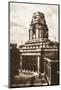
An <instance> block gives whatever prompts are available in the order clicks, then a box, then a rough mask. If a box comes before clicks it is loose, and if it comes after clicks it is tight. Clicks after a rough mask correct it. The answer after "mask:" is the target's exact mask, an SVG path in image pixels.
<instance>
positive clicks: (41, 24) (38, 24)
mask: <svg viewBox="0 0 61 90" xmlns="http://www.w3.org/2000/svg"><path fill="white" fill-rule="evenodd" d="M48 36H49V35H48V26H47V24H46V20H45V16H44V14H43V13H41V12H36V13H34V14H33V17H32V20H31V24H30V29H29V40H28V41H27V42H26V43H25V44H24V45H21V46H19V48H20V65H21V69H22V70H25V71H31V72H37V73H38V75H39V76H40V74H42V73H46V71H45V66H46V65H45V64H46V63H45V60H46V59H44V58H45V57H47V58H50V57H54V58H55V57H56V56H57V57H58V43H56V42H55V43H54V42H52V41H50V40H49V38H48ZM48 56H49V57H48ZM51 60H52V59H51ZM57 62H58V58H57ZM44 65H45V66H44ZM50 68H51V67H50ZM50 73H51V72H50ZM47 76H48V74H47ZM50 78H51V77H50ZM50 82H51V80H50Z"/></svg>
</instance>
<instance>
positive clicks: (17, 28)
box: [10, 3, 58, 45]
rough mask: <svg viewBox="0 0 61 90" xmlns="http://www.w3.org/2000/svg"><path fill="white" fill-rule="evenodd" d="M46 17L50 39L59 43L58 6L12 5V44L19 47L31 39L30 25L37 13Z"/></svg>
mask: <svg viewBox="0 0 61 90" xmlns="http://www.w3.org/2000/svg"><path fill="white" fill-rule="evenodd" d="M37 11H39V12H42V13H44V15H45V19H46V23H47V25H48V29H49V39H50V40H52V41H58V6H56V5H42V4H24V3H10V42H11V43H17V44H18V45H20V44H23V43H25V42H26V41H27V40H28V38H29V33H28V32H29V25H30V22H31V19H32V15H33V13H35V12H37Z"/></svg>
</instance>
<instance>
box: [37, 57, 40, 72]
mask: <svg viewBox="0 0 61 90" xmlns="http://www.w3.org/2000/svg"><path fill="white" fill-rule="evenodd" d="M39 65H40V57H39V56H38V57H37V72H38V73H39V68H40V66H39Z"/></svg>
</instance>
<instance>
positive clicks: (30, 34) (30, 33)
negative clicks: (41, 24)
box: [29, 29, 32, 40]
mask: <svg viewBox="0 0 61 90" xmlns="http://www.w3.org/2000/svg"><path fill="white" fill-rule="evenodd" d="M29 39H30V40H32V29H30V30H29Z"/></svg>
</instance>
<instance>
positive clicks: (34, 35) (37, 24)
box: [29, 12, 48, 41]
mask: <svg viewBox="0 0 61 90" xmlns="http://www.w3.org/2000/svg"><path fill="white" fill-rule="evenodd" d="M47 39H48V27H47V24H46V21H45V17H44V14H43V13H41V12H36V13H34V14H33V17H32V21H31V24H30V29H29V40H30V41H37V40H38V41H45V40H47Z"/></svg>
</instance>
